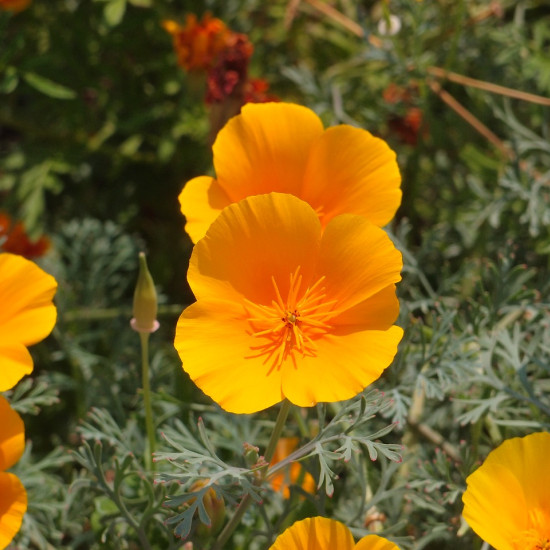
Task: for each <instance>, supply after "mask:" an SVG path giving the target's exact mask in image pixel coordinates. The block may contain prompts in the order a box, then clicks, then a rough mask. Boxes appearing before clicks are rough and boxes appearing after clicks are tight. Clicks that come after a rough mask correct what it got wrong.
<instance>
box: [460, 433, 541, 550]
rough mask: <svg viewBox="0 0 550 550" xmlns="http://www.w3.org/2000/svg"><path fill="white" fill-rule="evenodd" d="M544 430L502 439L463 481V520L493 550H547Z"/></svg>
mask: <svg viewBox="0 0 550 550" xmlns="http://www.w3.org/2000/svg"><path fill="white" fill-rule="evenodd" d="M549 457H550V434H549V433H546V432H540V433H533V434H531V435H528V436H525V437H523V438H520V437H515V438H513V439H508V440H506V441H505V442H504V443H502V444H501V445H500V446H499V447H497V448H496V449H494V450H493V451H491V452H490V453H489V455H488V456H487V458H486V459H485V462H484V463H483V464H482V465H481V466H480V467H479V468H478V469H477V470H476V471H475V472H474V473H473V474H471V475H470V476H469V477H468V479H466V483H467V485H468V487H467V489H466V492H465V493H464V495H463V497H462V501H463V502H464V511H463V513H462V514H463V516H464V519H465V520H466V521H467V522H468V524H469V525H470V527H471V528H472V529H473V530H474V531H475V532H476V533H477V534H478V535H479V536H480V537H481V538H482V539H483V540H485V541H486V542H488V543H489V544H490V545H491V546H493V547H494V548H495V549H496V550H549V549H550V467H549Z"/></svg>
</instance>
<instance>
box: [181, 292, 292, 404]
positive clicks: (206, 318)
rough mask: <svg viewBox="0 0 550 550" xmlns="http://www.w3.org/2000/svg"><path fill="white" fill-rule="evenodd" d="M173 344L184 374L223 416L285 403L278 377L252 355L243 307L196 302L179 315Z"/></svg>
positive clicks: (261, 358) (205, 301) (261, 357)
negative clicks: (210, 399)
mask: <svg viewBox="0 0 550 550" xmlns="http://www.w3.org/2000/svg"><path fill="white" fill-rule="evenodd" d="M174 344H175V347H176V349H177V351H178V353H179V355H180V357H181V359H182V363H183V368H184V370H185V371H186V372H187V373H188V374H189V376H190V377H191V379H192V380H193V381H194V382H195V383H196V384H197V386H198V387H199V388H200V389H201V390H202V391H203V392H204V393H206V394H207V395H208V396H210V397H211V398H212V399H213V400H214V401H216V403H218V404H219V405H220V406H221V407H222V408H223V409H225V410H226V411H229V412H232V413H239V414H245V413H252V412H256V411H260V410H263V409H266V408H267V407H270V406H271V405H274V404H275V403H279V402H280V401H282V400H283V399H284V396H283V395H282V393H281V380H280V379H281V373H280V371H278V370H277V369H273V370H272V372H270V370H271V369H270V367H269V366H268V365H266V364H265V363H264V360H265V357H264V355H258V352H257V351H255V350H254V349H252V348H254V347H255V346H256V345H257V340H256V339H255V338H254V337H253V336H252V335H251V334H250V326H249V324H248V322H247V321H246V320H245V319H244V309H243V308H242V307H239V306H237V305H236V304H231V303H229V302H208V301H207V300H203V301H201V302H196V303H195V304H193V305H191V306H189V307H188V308H187V309H186V310H185V311H184V312H183V313H182V315H181V317H180V319H179V321H178V324H177V327H176V339H175V343H174ZM268 373H269V374H268Z"/></svg>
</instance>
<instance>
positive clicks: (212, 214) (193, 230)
mask: <svg viewBox="0 0 550 550" xmlns="http://www.w3.org/2000/svg"><path fill="white" fill-rule="evenodd" d="M178 199H179V202H180V208H181V213H182V214H183V215H184V216H185V219H186V224H185V230H186V231H187V233H188V234H189V237H191V240H192V241H193V242H195V243H196V242H197V241H198V240H199V239H202V237H204V235H205V233H206V230H207V229H208V228H209V227H210V225H211V223H212V222H213V221H214V220H215V219H216V218H217V217H218V214H219V213H220V212H221V211H222V210H223V208H225V207H226V206H227V205H228V204H230V203H231V202H232V201H231V200H230V199H229V197H228V196H227V195H226V193H225V191H224V190H223V189H222V188H221V187H220V184H219V183H218V182H217V181H216V180H215V179H214V178H210V177H207V176H200V177H198V178H193V179H192V180H190V181H188V182H187V183H186V184H185V187H184V188H183V190H182V192H181V193H180V195H179V197H178Z"/></svg>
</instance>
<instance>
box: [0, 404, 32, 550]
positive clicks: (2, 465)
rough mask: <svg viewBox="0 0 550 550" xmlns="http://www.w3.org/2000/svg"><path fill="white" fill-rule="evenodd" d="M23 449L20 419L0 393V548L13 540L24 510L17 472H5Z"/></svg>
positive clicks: (24, 498)
mask: <svg viewBox="0 0 550 550" xmlns="http://www.w3.org/2000/svg"><path fill="white" fill-rule="evenodd" d="M24 448H25V427H24V425H23V421H22V420H21V417H20V416H19V415H18V414H17V413H16V412H15V411H14V410H13V409H12V408H11V407H10V405H9V403H8V401H7V400H6V398H5V397H3V396H0V549H3V548H6V547H7V546H8V544H9V543H10V542H11V541H12V539H13V537H14V536H15V534H16V533H17V532H18V531H19V528H20V527H21V522H22V521H23V515H24V514H25V512H26V511H27V493H26V491H25V488H24V487H23V485H22V484H21V482H20V481H19V479H18V478H17V476H16V475H14V474H11V473H9V472H6V471H5V470H7V469H8V468H11V467H12V466H13V465H14V464H15V463H16V462H17V461H18V460H19V459H20V458H21V455H22V454H23V450H24Z"/></svg>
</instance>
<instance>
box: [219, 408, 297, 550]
mask: <svg viewBox="0 0 550 550" xmlns="http://www.w3.org/2000/svg"><path fill="white" fill-rule="evenodd" d="M291 407H292V405H291V403H290V401H287V400H286V399H285V400H284V401H283V402H282V404H281V408H280V410H279V415H278V416H277V420H276V422H275V427H274V428H273V432H271V437H270V439H269V443H268V444H267V449H266V451H265V455H264V459H265V461H266V463H267V464H269V463H270V462H271V459H272V458H273V454H274V453H275V447H277V441H279V438H280V437H281V433H282V431H283V428H284V426H285V422H286V419H287V416H288V413H289V411H290V408H291ZM267 471H268V466H266V467H265V468H264V469H263V470H262V473H261V475H260V477H259V479H258V481H257V485H261V484H262V482H263V481H264V479H265V478H266V476H267ZM250 504H252V497H251V496H250V494H247V495H245V497H244V498H243V499H242V500H241V503H240V504H239V506H238V507H237V510H236V512H235V513H234V514H233V517H232V518H231V519H230V520H229V522H228V523H227V524H226V526H225V527H224V528H223V531H222V532H221V533H220V534H219V536H218V538H217V540H216V542H215V543H214V545H213V546H212V550H222V549H223V548H225V544H226V543H227V541H228V540H229V538H230V537H231V535H232V534H233V531H235V529H236V528H237V526H238V525H239V523H240V522H241V519H242V517H243V516H244V514H245V512H246V511H247V509H248V507H249V506H250Z"/></svg>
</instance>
